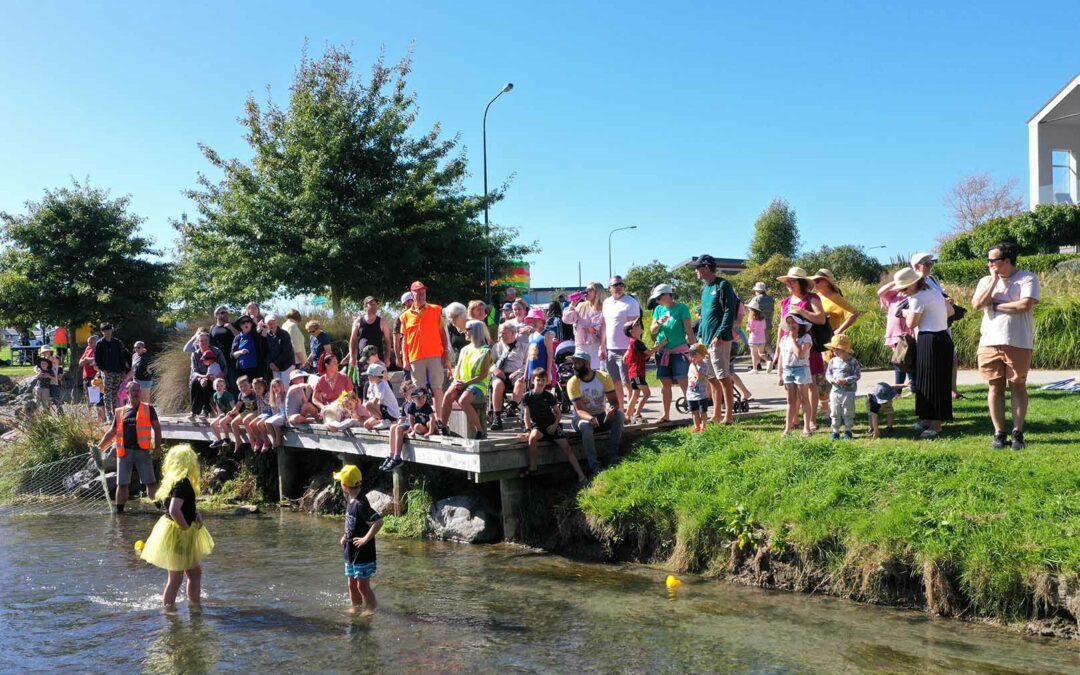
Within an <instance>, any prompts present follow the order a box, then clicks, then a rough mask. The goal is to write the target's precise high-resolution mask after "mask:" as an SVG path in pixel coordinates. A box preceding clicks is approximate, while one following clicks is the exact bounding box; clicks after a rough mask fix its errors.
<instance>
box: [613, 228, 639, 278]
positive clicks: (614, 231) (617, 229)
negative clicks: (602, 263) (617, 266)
mask: <svg viewBox="0 0 1080 675" xmlns="http://www.w3.org/2000/svg"><path fill="white" fill-rule="evenodd" d="M636 229H637V225H627V226H626V227H616V228H615V229H614V230H612V231H611V232H608V236H607V275H608V279H610V278H611V277H612V275H613V274H614V272H612V270H611V235H613V234H615V233H616V232H620V231H622V230H636Z"/></svg>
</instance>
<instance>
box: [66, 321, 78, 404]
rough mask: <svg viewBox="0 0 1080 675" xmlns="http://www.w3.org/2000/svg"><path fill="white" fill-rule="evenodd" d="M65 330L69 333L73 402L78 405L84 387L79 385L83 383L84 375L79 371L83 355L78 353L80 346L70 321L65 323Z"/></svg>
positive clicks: (69, 375)
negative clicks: (80, 358) (80, 359)
mask: <svg viewBox="0 0 1080 675" xmlns="http://www.w3.org/2000/svg"><path fill="white" fill-rule="evenodd" d="M64 330H66V331H67V348H68V375H67V377H68V378H69V379H70V380H71V383H72V385H71V400H72V402H74V403H77V402H78V401H79V399H80V398H81V396H80V392H82V387H80V386H79V384H80V383H81V382H82V373H80V372H79V371H80V370H81V369H80V368H79V357H80V356H81V353H80V352H79V351H78V347H79V345H78V344H77V343H76V341H75V327H74V326H72V325H71V322H70V321H65V322H64Z"/></svg>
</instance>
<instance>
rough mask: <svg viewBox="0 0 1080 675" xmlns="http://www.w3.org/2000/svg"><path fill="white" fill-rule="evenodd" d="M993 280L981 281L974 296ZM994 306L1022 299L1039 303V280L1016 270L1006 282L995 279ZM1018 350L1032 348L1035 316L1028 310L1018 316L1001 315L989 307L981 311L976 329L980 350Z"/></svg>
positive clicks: (1032, 311)
mask: <svg viewBox="0 0 1080 675" xmlns="http://www.w3.org/2000/svg"><path fill="white" fill-rule="evenodd" d="M992 279H993V277H989V276H987V277H983V278H982V279H980V280H979V285H978V286H977V287H976V289H975V293H976V294H978V293H980V292H982V291H983V290H985V289H986V288H987V287H989V286H990V283H991V280H992ZM990 297H991V299H992V300H993V301H994V302H997V303H1001V302H1016V301H1017V300H1022V299H1024V298H1032V299H1034V300H1038V299H1039V278H1038V277H1037V276H1035V275H1034V274H1032V273H1031V272H1025V271H1024V270H1016V271H1015V272H1013V273H1012V276H1010V277H1009V278H1008V279H998V282H997V285H996V286H994V289H993V295H991V296H990ZM1005 345H1008V346H1010V347H1019V348H1020V349H1034V348H1035V312H1034V310H1030V309H1029V310H1028V311H1026V312H1021V313H1019V314H1005V313H1004V312H998V311H996V310H994V308H993V307H987V308H986V309H984V310H983V318H982V324H981V326H980V327H979V346H980V347H1001V346H1005Z"/></svg>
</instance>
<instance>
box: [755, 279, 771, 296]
mask: <svg viewBox="0 0 1080 675" xmlns="http://www.w3.org/2000/svg"><path fill="white" fill-rule="evenodd" d="M754 290H755V291H758V292H759V293H764V292H765V291H767V290H769V287H768V286H766V285H765V282H764V281H759V282H757V283H756V284H754Z"/></svg>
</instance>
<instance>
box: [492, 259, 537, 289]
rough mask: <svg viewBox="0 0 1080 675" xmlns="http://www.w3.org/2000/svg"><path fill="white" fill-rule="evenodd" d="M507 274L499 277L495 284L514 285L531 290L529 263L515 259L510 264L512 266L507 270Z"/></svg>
mask: <svg viewBox="0 0 1080 675" xmlns="http://www.w3.org/2000/svg"><path fill="white" fill-rule="evenodd" d="M505 274H506V276H505V277H503V278H501V279H497V280H496V281H495V286H514V287H515V288H520V289H521V290H525V291H527V290H529V288H531V286H532V284H531V277H530V275H529V263H527V262H525V261H523V260H515V261H514V262H512V263H511V264H510V267H509V268H508V269H507V270H506V272H505Z"/></svg>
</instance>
